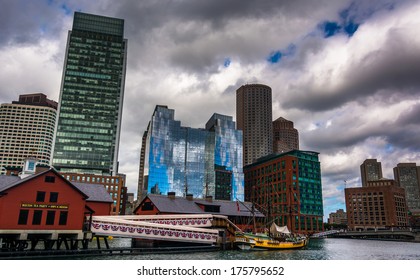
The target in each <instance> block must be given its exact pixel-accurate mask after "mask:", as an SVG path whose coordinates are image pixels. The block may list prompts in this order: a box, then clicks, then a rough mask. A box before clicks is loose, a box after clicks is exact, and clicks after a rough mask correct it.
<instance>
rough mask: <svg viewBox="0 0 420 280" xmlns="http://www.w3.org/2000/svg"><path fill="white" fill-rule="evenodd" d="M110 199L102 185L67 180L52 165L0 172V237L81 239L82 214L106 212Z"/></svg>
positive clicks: (84, 219) (87, 215)
mask: <svg viewBox="0 0 420 280" xmlns="http://www.w3.org/2000/svg"><path fill="white" fill-rule="evenodd" d="M112 203H113V200H112V199H111V198H110V196H109V194H108V193H107V192H106V190H105V189H104V188H103V187H102V186H92V185H89V186H86V185H83V184H76V183H71V182H69V181H68V180H66V179H65V178H64V177H63V176H61V175H60V174H59V173H58V172H57V171H56V170H54V169H49V170H47V171H44V172H41V173H38V174H34V175H29V176H27V177H24V178H20V177H17V176H0V239H1V238H5V237H7V238H16V239H19V240H26V239H30V238H31V237H32V236H35V235H36V236H38V237H39V236H41V235H42V236H43V238H46V239H58V238H60V235H61V236H63V235H66V236H67V237H69V236H72V238H74V239H84V232H83V228H84V224H85V222H86V221H88V219H86V217H89V216H92V215H109V213H110V209H111V204H112Z"/></svg>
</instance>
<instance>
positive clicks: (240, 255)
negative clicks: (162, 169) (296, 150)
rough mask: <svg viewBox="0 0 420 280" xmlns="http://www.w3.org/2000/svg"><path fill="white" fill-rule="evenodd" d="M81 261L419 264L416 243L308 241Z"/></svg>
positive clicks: (117, 241)
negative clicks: (290, 246)
mask: <svg viewBox="0 0 420 280" xmlns="http://www.w3.org/2000/svg"><path fill="white" fill-rule="evenodd" d="M108 242H109V244H110V246H111V248H113V247H129V246H130V244H131V240H130V239H125V238H114V239H112V240H109V241H108ZM84 259H114V260H420V243H412V242H398V241H383V240H364V239H341V238H327V239H311V240H310V242H309V245H308V246H307V247H306V248H304V249H298V250H281V251H240V250H225V251H212V252H191V253H176V251H174V252H173V253H172V252H171V253H170V254H168V253H159V254H154V253H147V254H142V255H112V256H99V257H98V256H95V257H91V258H90V257H87V258H84Z"/></svg>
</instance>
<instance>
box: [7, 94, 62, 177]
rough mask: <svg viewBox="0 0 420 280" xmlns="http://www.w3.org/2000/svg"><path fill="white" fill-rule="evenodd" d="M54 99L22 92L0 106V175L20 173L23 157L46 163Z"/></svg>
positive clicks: (51, 139)
mask: <svg viewBox="0 0 420 280" xmlns="http://www.w3.org/2000/svg"><path fill="white" fill-rule="evenodd" d="M56 117H57V102H55V101H52V100H49V99H48V98H47V96H46V95H45V94H42V93H34V94H22V95H20V96H19V101H13V102H12V103H11V104H1V106H0V174H12V173H15V175H17V173H19V172H20V171H21V170H22V166H23V162H24V160H25V159H26V158H28V157H32V158H36V159H37V162H38V163H39V164H44V165H49V163H50V158H51V150H52V145H53V138H54V128H55V121H56Z"/></svg>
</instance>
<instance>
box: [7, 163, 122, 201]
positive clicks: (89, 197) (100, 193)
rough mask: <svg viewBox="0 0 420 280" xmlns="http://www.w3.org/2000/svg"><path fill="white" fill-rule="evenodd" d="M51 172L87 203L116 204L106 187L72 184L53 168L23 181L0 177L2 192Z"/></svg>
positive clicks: (11, 177) (12, 177)
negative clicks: (73, 189)
mask: <svg viewBox="0 0 420 280" xmlns="http://www.w3.org/2000/svg"><path fill="white" fill-rule="evenodd" d="M50 171H52V172H54V173H55V174H56V175H58V176H59V177H60V178H62V179H63V180H64V181H66V183H67V184H69V185H70V186H71V187H72V188H75V189H76V191H78V192H79V193H81V194H82V195H83V196H84V197H86V201H96V202H114V200H113V199H112V198H111V197H110V195H109V193H108V192H107V191H106V189H105V187H104V186H102V185H96V184H85V183H76V182H70V181H69V180H67V179H66V178H64V177H63V176H62V175H61V174H60V173H58V172H57V171H56V170H55V169H53V168H51V169H49V170H46V171H43V172H40V173H37V174H34V175H30V176H28V177H25V178H23V179H21V178H20V177H18V176H6V175H1V176H0V192H2V191H5V190H8V189H10V188H13V187H15V186H17V185H19V184H22V183H24V182H26V181H29V180H32V179H34V178H36V177H38V176H42V175H44V174H46V173H48V172H50Z"/></svg>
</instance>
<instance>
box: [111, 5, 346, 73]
mask: <svg viewBox="0 0 420 280" xmlns="http://www.w3.org/2000/svg"><path fill="white" fill-rule="evenodd" d="M343 2H344V4H343ZM348 2H349V0H342V1H335V2H334V3H332V4H331V3H329V1H326V0H317V1H313V2H312V4H311V5H308V4H307V2H306V1H303V0H298V1H253V0H231V1H224V0H215V1H189V0H188V1H137V0H136V1H121V2H116V3H115V4H113V5H112V6H110V8H111V9H112V10H113V11H114V13H115V15H116V16H118V17H122V18H125V19H126V21H125V29H126V37H129V38H130V39H129V40H130V50H133V49H135V50H138V52H137V54H138V56H137V59H136V60H130V61H129V63H130V67H133V68H139V67H141V65H140V61H145V60H147V59H148V58H149V57H150V53H148V50H147V48H148V47H150V46H151V45H153V46H154V47H155V49H159V50H161V52H160V54H159V56H157V57H155V60H156V64H159V65H161V66H162V67H165V66H166V67H168V66H169V67H177V68H178V69H179V71H188V72H189V73H195V74H198V75H200V74H204V75H205V74H211V73H214V72H215V71H217V69H218V67H219V66H220V65H223V63H224V62H225V59H226V57H231V56H234V57H231V58H232V60H233V61H242V62H246V63H254V62H263V61H264V60H265V59H266V56H268V55H269V53H270V52H271V51H273V50H272V46H270V44H271V43H272V42H273V41H274V42H275V41H277V42H278V43H279V44H281V41H279V39H278V38H280V37H279V35H282V36H281V37H287V36H289V37H290V36H293V35H291V33H293V31H292V30H295V29H299V28H301V27H300V25H302V23H305V24H307V22H308V21H311V19H312V18H313V17H315V18H323V17H324V16H330V15H331V14H333V13H335V11H336V8H335V7H344V6H347V5H348V4H347V3H348ZM327 3H329V4H328V5H327V6H326V4H327ZM332 11H334V12H332ZM300 18H303V19H304V20H299V19H300ZM295 20H296V22H295ZM258 25H261V26H258ZM276 25H277V26H276ZM256 26H258V27H256ZM252 28H256V29H257V28H260V29H258V31H257V32H258V33H257V34H252V32H248V31H249V30H250V29H252ZM276 29H277V34H276V36H274V37H273V34H272V33H271V32H273V31H275V30H276ZM286 40H287V39H286ZM286 46H287V45H286ZM277 47H279V48H281V47H284V46H281V45H279V46H277ZM131 52H132V51H131Z"/></svg>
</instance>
